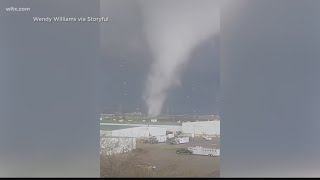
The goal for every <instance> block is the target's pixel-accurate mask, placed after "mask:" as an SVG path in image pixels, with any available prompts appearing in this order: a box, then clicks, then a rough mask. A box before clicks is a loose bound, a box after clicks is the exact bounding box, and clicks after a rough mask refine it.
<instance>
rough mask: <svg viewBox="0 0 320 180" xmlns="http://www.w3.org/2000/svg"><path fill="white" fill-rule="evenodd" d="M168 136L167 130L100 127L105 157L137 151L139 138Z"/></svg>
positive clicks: (159, 128)
mask: <svg viewBox="0 0 320 180" xmlns="http://www.w3.org/2000/svg"><path fill="white" fill-rule="evenodd" d="M150 136H166V128H162V127H134V126H113V125H101V126H100V148H101V151H100V152H101V153H103V154H105V155H111V154H118V153H123V152H130V151H132V150H134V149H136V140H137V138H145V137H150Z"/></svg>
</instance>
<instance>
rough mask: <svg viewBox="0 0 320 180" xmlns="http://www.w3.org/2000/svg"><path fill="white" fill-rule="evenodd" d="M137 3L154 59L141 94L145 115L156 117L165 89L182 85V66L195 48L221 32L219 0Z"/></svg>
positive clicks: (160, 109) (169, 0) (165, 92)
mask: <svg viewBox="0 0 320 180" xmlns="http://www.w3.org/2000/svg"><path fill="white" fill-rule="evenodd" d="M140 5H141V9H142V15H143V18H144V31H145V35H146V39H147V41H148V46H149V48H150V50H151V53H152V58H153V59H152V65H151V69H150V72H149V74H148V77H147V80H146V84H145V91H144V95H143V97H144V100H145V103H146V106H147V108H148V115H149V116H153V117H155V116H158V115H159V114H160V113H161V111H162V108H163V104H164V103H165V101H166V99H167V95H168V92H169V91H170V90H171V89H173V88H174V87H176V86H179V85H181V83H180V75H181V72H182V69H181V67H182V66H183V65H186V64H187V63H188V61H189V60H190V55H191V53H192V51H193V50H194V48H195V47H196V46H198V45H199V44H201V43H202V42H204V41H205V40H207V39H209V38H211V37H212V36H214V35H215V34H217V33H219V32H220V6H219V1H218V0H184V1H179V0H176V1H172V0H161V1H141V2H140ZM194 60H196V59H194Z"/></svg>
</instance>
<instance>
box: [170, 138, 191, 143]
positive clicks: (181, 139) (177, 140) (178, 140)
mask: <svg viewBox="0 0 320 180" xmlns="http://www.w3.org/2000/svg"><path fill="white" fill-rule="evenodd" d="M189 141H190V137H177V138H175V139H174V140H173V141H172V142H171V144H184V143H188V142H189Z"/></svg>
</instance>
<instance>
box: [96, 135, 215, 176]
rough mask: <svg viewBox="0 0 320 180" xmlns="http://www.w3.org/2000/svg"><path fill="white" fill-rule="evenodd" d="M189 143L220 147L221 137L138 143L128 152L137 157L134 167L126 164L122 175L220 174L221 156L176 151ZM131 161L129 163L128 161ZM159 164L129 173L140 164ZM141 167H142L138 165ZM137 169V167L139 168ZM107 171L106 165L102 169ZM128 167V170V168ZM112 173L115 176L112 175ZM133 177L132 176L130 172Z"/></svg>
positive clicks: (190, 144) (189, 144)
mask: <svg viewBox="0 0 320 180" xmlns="http://www.w3.org/2000/svg"><path fill="white" fill-rule="evenodd" d="M189 146H202V147H207V148H213V147H219V146H220V142H219V139H216V138H214V139H213V140H211V141H205V140H204V139H202V138H200V137H198V138H195V140H194V141H190V142H189V143H187V144H180V145H171V144H169V143H160V144H147V143H140V142H139V143H137V149H136V150H134V151H132V152H130V153H128V154H131V156H132V157H134V158H135V159H136V161H135V163H131V164H132V166H133V167H131V169H130V168H129V167H127V168H122V170H121V171H122V172H121V175H120V176H122V177H128V176H129V175H128V174H131V177H135V176H134V174H136V177H219V175H220V172H219V162H220V159H219V157H209V156H200V155H187V154H176V150H177V149H181V148H186V147H189ZM127 164H129V163H127ZM141 165H144V166H146V167H147V166H155V167H156V169H155V170H149V169H148V170H146V171H144V172H143V173H142V172H139V173H137V172H135V173H134V174H132V173H129V171H130V172H131V171H132V169H136V167H141ZM138 169H139V168H138ZM136 170H137V169H136ZM101 171H103V169H101ZM126 171H128V173H127V172H126ZM109 177H112V176H109ZM129 177H130V176H129Z"/></svg>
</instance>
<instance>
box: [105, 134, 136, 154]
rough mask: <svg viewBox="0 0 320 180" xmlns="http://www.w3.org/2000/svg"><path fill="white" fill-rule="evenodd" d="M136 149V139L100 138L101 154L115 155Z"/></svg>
mask: <svg viewBox="0 0 320 180" xmlns="http://www.w3.org/2000/svg"><path fill="white" fill-rule="evenodd" d="M134 149H136V138H129V137H104V136H102V137H100V154H104V155H113V154H119V153H125V152H130V151H132V150H134Z"/></svg>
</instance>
